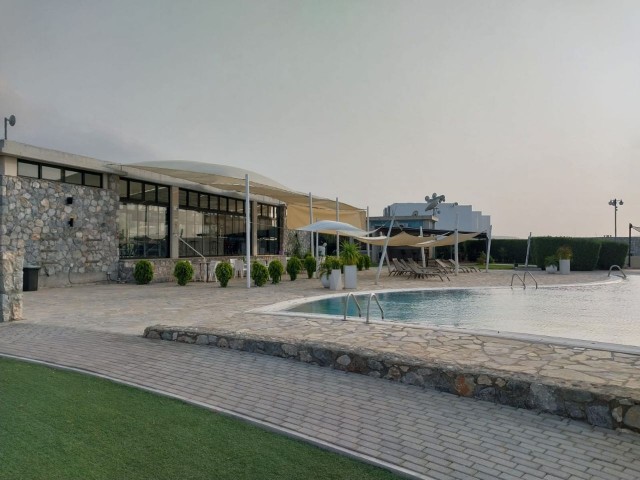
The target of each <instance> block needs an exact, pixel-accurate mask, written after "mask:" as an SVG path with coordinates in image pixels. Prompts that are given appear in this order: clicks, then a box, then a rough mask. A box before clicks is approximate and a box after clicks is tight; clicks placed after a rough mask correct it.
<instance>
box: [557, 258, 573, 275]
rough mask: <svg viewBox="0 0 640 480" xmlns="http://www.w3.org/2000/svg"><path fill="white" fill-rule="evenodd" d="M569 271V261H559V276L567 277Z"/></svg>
mask: <svg viewBox="0 0 640 480" xmlns="http://www.w3.org/2000/svg"><path fill="white" fill-rule="evenodd" d="M570 271H571V260H560V274H561V275H569V272H570Z"/></svg>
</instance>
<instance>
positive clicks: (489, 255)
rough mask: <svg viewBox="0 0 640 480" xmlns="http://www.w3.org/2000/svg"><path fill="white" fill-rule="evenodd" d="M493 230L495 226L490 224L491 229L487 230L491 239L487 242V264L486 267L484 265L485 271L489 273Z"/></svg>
mask: <svg viewBox="0 0 640 480" xmlns="http://www.w3.org/2000/svg"><path fill="white" fill-rule="evenodd" d="M492 230H493V226H491V225H489V231H488V232H487V233H488V234H489V241H488V242H487V263H486V264H485V267H484V273H487V272H488V271H489V259H490V258H491V235H492Z"/></svg>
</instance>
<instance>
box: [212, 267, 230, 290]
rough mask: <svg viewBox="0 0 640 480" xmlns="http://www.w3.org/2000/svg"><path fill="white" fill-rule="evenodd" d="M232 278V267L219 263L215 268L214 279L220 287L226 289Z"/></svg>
mask: <svg viewBox="0 0 640 480" xmlns="http://www.w3.org/2000/svg"><path fill="white" fill-rule="evenodd" d="M231 277H233V267H232V266H231V264H230V263H228V262H220V263H219V264H218V265H217V266H216V278H217V279H218V281H219V282H220V286H221V287H226V286H227V285H228V284H229V280H231Z"/></svg>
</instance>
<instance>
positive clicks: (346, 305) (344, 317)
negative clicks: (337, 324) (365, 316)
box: [342, 293, 362, 321]
mask: <svg viewBox="0 0 640 480" xmlns="http://www.w3.org/2000/svg"><path fill="white" fill-rule="evenodd" d="M350 298H353V301H354V302H355V304H356V307H358V316H359V317H360V318H362V309H361V308H360V304H359V303H358V300H357V299H356V296H355V295H354V294H353V293H350V294H349V295H347V296H346V297H344V316H343V317H342V320H343V321H344V320H346V319H347V310H349V299H350Z"/></svg>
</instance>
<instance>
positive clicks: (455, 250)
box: [453, 213, 460, 277]
mask: <svg viewBox="0 0 640 480" xmlns="http://www.w3.org/2000/svg"><path fill="white" fill-rule="evenodd" d="M453 252H454V260H455V262H456V269H455V275H456V277H457V276H458V272H459V271H460V265H458V214H457V213H456V247H455V249H454V250H453Z"/></svg>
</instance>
